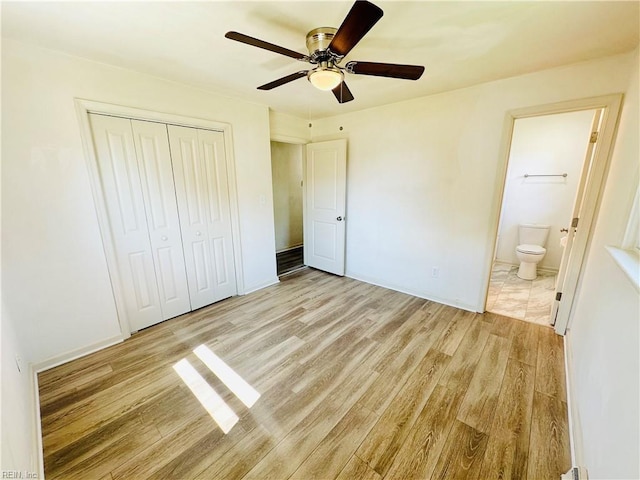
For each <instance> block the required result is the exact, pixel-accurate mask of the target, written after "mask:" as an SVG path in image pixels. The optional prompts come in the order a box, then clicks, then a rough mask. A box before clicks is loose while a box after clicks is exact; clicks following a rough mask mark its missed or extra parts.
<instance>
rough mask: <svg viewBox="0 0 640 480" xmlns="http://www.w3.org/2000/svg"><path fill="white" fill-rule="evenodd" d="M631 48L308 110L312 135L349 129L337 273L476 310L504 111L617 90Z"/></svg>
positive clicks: (493, 214) (490, 231) (500, 169)
mask: <svg viewBox="0 0 640 480" xmlns="http://www.w3.org/2000/svg"><path fill="white" fill-rule="evenodd" d="M631 60H632V58H631V56H630V55H620V56H615V57H608V58H604V59H602V60H598V61H591V62H585V63H579V64H574V65H569V66H565V67H562V68H555V69H551V70H545V71H541V72H536V73H532V74H529V75H523V76H519V77H513V78H508V79H505V80H500V81H496V82H490V83H485V84H482V85H477V86H474V87H470V88H466V89H462V90H456V91H451V92H447V93H443V94H439V95H432V96H429V97H424V98H420V99H415V100H412V101H408V102H402V103H396V104H392V105H386V106H382V107H378V108H372V109H369V110H365V111H361V112H356V113H352V114H345V115H341V116H337V117H330V118H326V119H320V120H314V122H313V128H312V136H313V140H314V141H320V140H326V139H332V138H348V140H349V142H348V160H347V164H348V167H347V168H348V170H347V215H346V216H347V219H348V221H347V250H346V262H347V265H346V272H347V275H349V276H352V277H355V278H359V279H362V280H365V281H369V282H372V283H376V284H379V285H382V286H386V287H389V288H393V289H396V290H401V291H405V292H407V293H412V294H414V295H418V296H422V297H426V298H429V299H432V300H435V301H439V302H442V303H447V304H451V305H455V306H459V307H461V308H465V309H468V310H479V311H482V310H483V309H484V301H485V294H486V285H487V283H486V282H487V278H488V274H489V269H490V264H491V260H492V257H493V242H494V239H495V236H496V231H497V224H498V217H499V203H500V195H499V193H500V185H501V183H502V178H503V175H504V172H505V169H506V164H505V159H504V157H502V156H501V150H500V149H501V146H502V145H503V141H504V138H503V136H504V126H505V118H506V115H507V112H509V111H510V110H514V109H520V108H524V107H530V106H536V105H544V104H550V103H555V102H561V101H566V100H571V99H578V98H586V97H593V96H597V95H604V94H611V93H617V92H624V91H625V90H626V89H627V85H628V79H629V75H630V71H631V70H630V69H631V63H630V62H631ZM427 81H428V78H427ZM398 82H400V81H398ZM399 85H400V86H401V83H399ZM340 127H343V130H342V131H341V130H340ZM433 267H438V268H439V276H438V277H433V276H432V274H431V272H432V269H433Z"/></svg>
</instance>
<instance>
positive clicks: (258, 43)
mask: <svg viewBox="0 0 640 480" xmlns="http://www.w3.org/2000/svg"><path fill="white" fill-rule="evenodd" d="M224 36H225V37H226V38H229V39H231V40H235V41H236V42H240V43H246V44H247V45H252V46H254V47H258V48H263V49H265V50H269V51H270V52H275V53H279V54H280V55H286V56H287V57H291V58H295V59H296V60H307V59H308V57H307V56H306V55H304V54H302V53H299V52H295V51H293V50H289V49H288V48H284V47H281V46H279V45H274V44H273V43H269V42H265V41H263V40H258V39H257V38H253V37H250V36H249V35H245V34H243V33H238V32H227V33H225V35H224Z"/></svg>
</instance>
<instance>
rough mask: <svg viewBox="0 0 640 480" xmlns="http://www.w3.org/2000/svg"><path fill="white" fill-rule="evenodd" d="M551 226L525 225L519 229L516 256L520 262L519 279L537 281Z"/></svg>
mask: <svg viewBox="0 0 640 480" xmlns="http://www.w3.org/2000/svg"><path fill="white" fill-rule="evenodd" d="M549 228H550V227H549V225H536V224H531V223H527V224H523V225H520V226H519V227H518V246H517V247H516V256H517V257H518V260H520V268H519V269H518V277H520V278H522V279H523V280H535V278H536V277H537V276H538V273H537V271H536V269H537V265H538V263H540V261H541V260H542V259H543V258H544V256H545V254H546V253H547V250H546V249H545V248H544V246H545V244H546V243H547V237H548V236H549Z"/></svg>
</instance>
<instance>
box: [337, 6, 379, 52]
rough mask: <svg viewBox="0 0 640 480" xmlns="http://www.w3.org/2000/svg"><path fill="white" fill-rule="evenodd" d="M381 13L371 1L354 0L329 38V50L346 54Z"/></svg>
mask: <svg viewBox="0 0 640 480" xmlns="http://www.w3.org/2000/svg"><path fill="white" fill-rule="evenodd" d="M382 15H383V12H382V9H381V8H380V7H377V6H375V5H374V4H373V3H370V2H367V1H365V0H358V1H356V3H354V4H353V7H351V10H349V13H347V16H346V17H345V19H344V20H343V22H342V25H340V28H338V31H337V32H336V34H335V35H334V37H333V40H331V43H330V44H329V50H331V51H332V52H333V53H335V54H336V55H339V56H341V57H344V56H346V55H347V53H349V52H350V51H351V49H352V48H353V47H355V46H356V44H357V43H358V42H359V41H360V40H362V37H364V36H365V35H366V34H367V32H368V31H369V30H371V27H373V26H374V25H375V24H376V22H377V21H378V20H380V19H381V18H382Z"/></svg>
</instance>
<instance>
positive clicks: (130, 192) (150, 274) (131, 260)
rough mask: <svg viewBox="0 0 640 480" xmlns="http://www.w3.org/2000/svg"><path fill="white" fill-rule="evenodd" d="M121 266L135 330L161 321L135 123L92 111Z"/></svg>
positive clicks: (91, 119) (117, 258) (111, 225)
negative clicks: (132, 126) (137, 153)
mask: <svg viewBox="0 0 640 480" xmlns="http://www.w3.org/2000/svg"><path fill="white" fill-rule="evenodd" d="M90 122H91V128H92V130H93V138H94V145H95V149H96V156H97V160H98V170H99V175H100V181H101V184H102V189H103V193H104V197H105V203H106V208H107V215H108V219H109V226H110V232H111V235H112V238H113V244H114V249H115V253H116V261H117V266H116V267H117V269H118V274H119V275H118V276H119V278H120V282H121V283H122V287H123V288H122V290H123V295H124V299H125V304H126V305H125V309H126V313H127V317H128V320H129V325H130V327H131V329H132V330H139V329H141V328H145V327H148V326H149V325H153V324H155V323H158V322H160V321H162V319H163V317H162V309H161V307H160V297H159V294H158V287H157V282H156V274H155V269H154V264H153V253H152V248H151V242H150V239H149V233H148V226H147V219H146V213H145V206H144V198H143V194H142V187H141V182H140V174H139V170H138V162H137V160H136V153H135V148H134V141H133V134H132V131H131V121H130V120H128V119H124V118H117V117H108V116H103V115H94V114H91V115H90Z"/></svg>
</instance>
